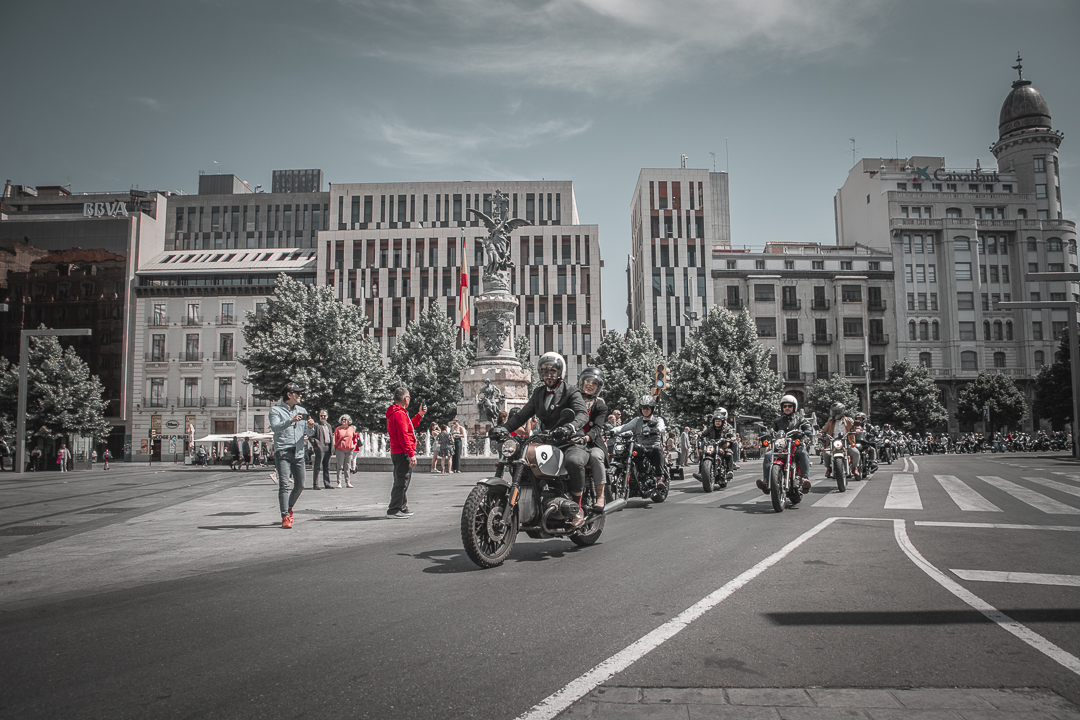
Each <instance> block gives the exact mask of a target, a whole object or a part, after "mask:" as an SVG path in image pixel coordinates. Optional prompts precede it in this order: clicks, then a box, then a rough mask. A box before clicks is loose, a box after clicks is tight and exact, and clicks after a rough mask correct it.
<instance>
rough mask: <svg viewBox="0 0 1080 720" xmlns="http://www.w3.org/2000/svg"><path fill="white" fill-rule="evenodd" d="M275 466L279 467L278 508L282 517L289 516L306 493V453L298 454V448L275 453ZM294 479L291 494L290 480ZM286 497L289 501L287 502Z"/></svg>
mask: <svg viewBox="0 0 1080 720" xmlns="http://www.w3.org/2000/svg"><path fill="white" fill-rule="evenodd" d="M274 465H275V466H276V467H277V476H278V486H277V487H278V490H277V493H278V507H280V508H281V516H282V517H285V516H286V515H288V514H289V508H291V507H292V506H293V505H295V504H296V501H297V500H299V499H300V493H302V492H304V478H305V477H306V473H307V470H306V469H305V468H304V453H303V452H300V453H297V452H296V448H294V447H290V448H284V449H282V450H275V451H274ZM290 477H291V478H292V492H291V493H290V492H289V478H290ZM286 496H288V499H287V500H286Z"/></svg>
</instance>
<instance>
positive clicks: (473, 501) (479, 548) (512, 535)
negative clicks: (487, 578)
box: [461, 485, 518, 568]
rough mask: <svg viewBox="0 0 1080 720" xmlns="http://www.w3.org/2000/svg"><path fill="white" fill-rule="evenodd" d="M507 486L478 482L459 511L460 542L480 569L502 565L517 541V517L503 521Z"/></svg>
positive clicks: (512, 516) (515, 515)
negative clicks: (479, 483) (492, 485)
mask: <svg viewBox="0 0 1080 720" xmlns="http://www.w3.org/2000/svg"><path fill="white" fill-rule="evenodd" d="M505 505H506V488H505V487H490V486H488V485H477V486H476V487H474V488H473V490H472V492H471V493H469V498H468V500H466V501H465V507H464V508H462V510H461V542H462V544H464V546H465V554H466V555H468V556H469V559H470V560H472V561H473V562H474V563H476V564H477V565H479V566H480V567H482V568H493V567H498V566H499V565H502V564H503V562H504V561H505V560H506V558H507V557H508V556H509V555H510V551H511V550H513V549H514V543H515V542H516V541H517V533H518V518H517V513H513V514H512V515H511V517H510V520H509V522H505V523H504V522H502V511H503V506H505Z"/></svg>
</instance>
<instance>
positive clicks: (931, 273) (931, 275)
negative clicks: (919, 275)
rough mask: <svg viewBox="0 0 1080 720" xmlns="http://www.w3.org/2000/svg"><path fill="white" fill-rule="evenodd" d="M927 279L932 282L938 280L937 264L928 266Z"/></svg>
mask: <svg viewBox="0 0 1080 720" xmlns="http://www.w3.org/2000/svg"><path fill="white" fill-rule="evenodd" d="M926 279H927V280H929V281H930V282H937V265H927V266H926Z"/></svg>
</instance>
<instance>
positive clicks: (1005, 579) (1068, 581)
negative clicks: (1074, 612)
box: [949, 569, 1080, 587]
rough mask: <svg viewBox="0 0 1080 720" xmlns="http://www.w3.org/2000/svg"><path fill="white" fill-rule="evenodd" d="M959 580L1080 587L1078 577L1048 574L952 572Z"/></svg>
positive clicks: (990, 571)
mask: <svg viewBox="0 0 1080 720" xmlns="http://www.w3.org/2000/svg"><path fill="white" fill-rule="evenodd" d="M949 572H951V573H952V574H953V575H956V576H957V577H958V578H960V579H961V580H973V581H976V582H999V583H1016V584H1018V585H1061V586H1064V587H1080V575H1051V574H1049V573H1026V572H998V571H996V570H954V569H950V570H949Z"/></svg>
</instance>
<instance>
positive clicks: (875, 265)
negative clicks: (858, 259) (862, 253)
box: [866, 260, 881, 272]
mask: <svg viewBox="0 0 1080 720" xmlns="http://www.w3.org/2000/svg"><path fill="white" fill-rule="evenodd" d="M866 269H867V270H869V271H870V272H874V271H877V270H881V263H880V262H877V261H875V260H871V261H870V262H868V263H866Z"/></svg>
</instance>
